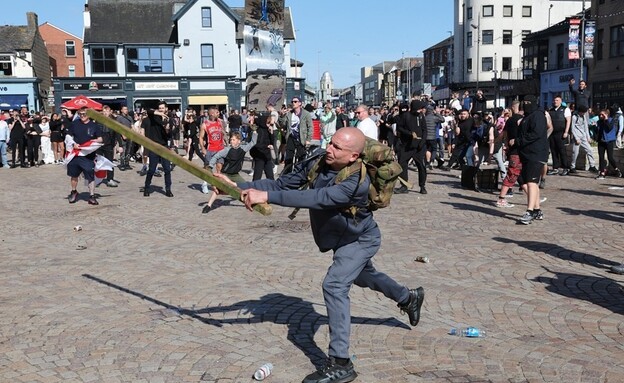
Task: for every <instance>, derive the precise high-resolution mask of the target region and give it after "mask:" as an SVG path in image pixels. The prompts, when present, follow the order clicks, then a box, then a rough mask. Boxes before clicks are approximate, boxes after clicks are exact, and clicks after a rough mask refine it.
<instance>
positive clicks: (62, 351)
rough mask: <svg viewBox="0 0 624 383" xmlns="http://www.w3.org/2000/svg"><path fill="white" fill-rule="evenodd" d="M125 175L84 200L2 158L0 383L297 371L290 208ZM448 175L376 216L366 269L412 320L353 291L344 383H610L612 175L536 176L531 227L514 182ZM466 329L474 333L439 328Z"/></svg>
mask: <svg viewBox="0 0 624 383" xmlns="http://www.w3.org/2000/svg"><path fill="white" fill-rule="evenodd" d="M246 167H247V168H249V163H247V164H246ZM136 170H137V169H135V170H134V171H126V172H120V171H117V172H116V177H115V178H116V179H118V180H119V182H120V185H119V187H118V188H108V187H106V186H101V187H99V188H98V189H97V191H98V192H99V193H100V194H101V198H100V205H99V206H96V207H93V206H90V205H88V204H87V201H86V197H87V195H86V193H85V192H84V191H85V187H84V185H83V184H82V181H81V182H80V185H79V190H81V191H82V192H83V193H82V194H81V200H80V201H79V202H78V203H76V204H73V205H70V204H68V203H67V200H66V196H67V194H68V192H69V179H68V178H67V177H66V176H65V172H64V169H63V168H62V167H61V166H56V165H47V166H43V167H41V168H39V169H19V168H17V169H10V170H7V169H0V211H2V215H1V217H2V219H1V220H2V225H1V226H0V238H1V243H0V254H1V255H0V269H1V270H2V271H1V273H0V307H1V308H2V315H0V382H219V383H226V382H227V383H230V382H251V381H252V378H251V376H252V374H253V372H254V370H255V369H256V368H257V367H258V366H260V365H261V364H262V363H264V362H271V363H273V365H274V366H275V367H274V370H273V374H272V375H271V376H270V377H269V378H268V379H267V381H268V382H273V383H278V382H280V383H292V382H300V381H301V379H302V378H303V376H305V375H307V374H308V373H310V372H311V371H312V370H313V369H314V364H315V363H318V362H319V360H320V359H321V358H322V357H323V356H324V353H325V352H326V350H327V342H328V329H327V319H326V316H325V313H326V312H325V308H324V305H323V299H322V292H321V282H322V280H323V277H324V273H325V271H326V269H327V267H328V265H329V264H330V262H331V255H329V254H321V253H319V252H318V250H317V248H316V247H315V246H314V243H313V241H312V236H311V233H310V230H309V224H308V220H307V214H306V213H305V212H301V213H300V214H299V216H297V218H296V219H295V220H293V221H290V220H289V219H288V218H287V216H288V214H289V213H290V209H286V208H281V207H274V212H273V214H272V215H271V216H268V217H264V216H261V215H260V214H257V213H250V212H247V211H245V209H244V207H243V206H242V204H241V203H239V202H236V201H231V200H226V199H223V200H222V202H221V203H220V204H219V205H218V206H217V207H216V208H215V209H213V210H212V211H210V212H209V213H207V214H202V207H203V205H204V203H205V201H206V200H207V196H206V195H204V194H202V193H201V191H200V182H199V181H198V180H197V179H195V178H193V176H191V175H190V174H188V173H186V172H184V171H182V170H180V169H176V170H175V171H174V172H173V180H174V185H173V193H174V194H175V197H174V198H167V197H165V196H164V194H163V193H162V192H161V191H160V190H156V192H155V193H153V194H152V196H150V197H149V198H145V197H143V196H142V194H141V193H140V192H139V187H140V186H141V184H142V182H143V178H142V177H140V176H139V175H137V174H136ZM457 176H458V172H457V171H452V172H451V173H440V172H437V171H433V172H432V173H431V174H430V176H429V184H428V190H429V194H428V195H425V196H423V195H420V194H418V193H415V192H411V193H409V194H405V195H397V196H395V197H394V199H393V203H392V206H391V207H389V208H387V209H384V210H382V211H379V212H378V213H376V218H377V220H378V222H379V224H380V227H381V229H382V232H383V243H382V248H381V251H380V253H379V254H378V255H377V256H376V257H375V258H374V259H375V261H376V265H377V266H378V267H379V268H380V269H381V270H383V271H385V272H387V273H388V274H390V275H391V276H392V277H394V278H396V279H397V280H398V281H400V282H401V283H404V284H406V285H407V286H409V287H417V286H419V285H422V286H423V287H424V288H425V290H426V299H425V304H424V306H423V314H422V320H421V322H420V324H419V325H418V327H416V328H410V326H409V322H408V321H407V317H406V316H402V315H400V312H399V310H398V309H397V307H396V305H395V304H394V303H393V302H391V301H389V300H388V299H386V298H385V297H383V296H382V295H380V294H377V293H374V292H372V291H370V290H363V289H360V288H358V287H354V288H353V290H352V293H351V301H352V315H353V319H352V322H353V326H352V334H351V339H352V347H351V352H352V353H353V354H354V356H355V358H356V359H355V365H356V370H357V371H358V373H359V377H358V379H357V382H360V383H365V382H368V383H372V382H624V321H623V319H624V317H623V314H624V292H623V290H622V287H623V286H624V276H621V275H615V274H612V273H610V272H609V270H608V269H609V266H611V265H614V264H616V263H619V262H622V261H624V236H623V233H624V231H623V230H622V229H623V226H624V190H622V189H617V188H618V187H620V188H621V187H624V180H622V179H614V178H607V179H606V180H604V181H597V180H594V179H593V177H592V175H591V174H589V173H587V172H579V175H577V176H568V177H559V176H552V177H549V178H548V179H547V188H546V190H544V191H543V195H544V196H546V197H548V200H547V201H546V202H545V203H544V204H543V210H544V214H545V219H544V221H540V222H534V223H533V224H531V225H528V226H524V225H519V224H517V218H518V217H520V215H521V214H522V213H523V211H524V208H525V203H526V202H525V200H524V198H523V196H522V195H521V194H520V193H517V192H516V196H515V197H514V198H513V199H512V200H510V202H512V203H514V204H516V205H517V206H516V207H515V208H511V209H505V210H501V209H498V208H496V207H495V206H494V202H495V200H496V196H495V195H493V194H488V193H477V192H473V191H466V190H462V189H460V188H459V178H458V177H457ZM410 177H411V179H412V180H414V179H416V177H415V174H414V173H411V175H410ZM154 185H155V186H156V187H159V186H162V185H163V179H162V178H154ZM76 225H81V226H82V227H83V230H82V231H76V232H75V231H74V230H73V228H74V226H76ZM418 255H425V256H428V257H429V259H430V263H420V262H415V261H414V259H415V257H416V256H418ZM465 326H477V327H479V328H481V329H483V330H485V331H486V332H487V337H485V338H479V339H471V338H461V337H454V336H450V335H448V334H447V333H448V331H449V329H450V328H451V327H465Z"/></svg>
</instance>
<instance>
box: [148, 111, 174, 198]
mask: <svg viewBox="0 0 624 383" xmlns="http://www.w3.org/2000/svg"><path fill="white" fill-rule="evenodd" d="M147 119H148V120H149V124H146V125H145V137H147V138H149V139H150V140H152V141H154V142H155V143H157V144H160V145H162V146H163V147H165V148H166V147H167V140H168V139H169V132H170V131H171V126H170V125H169V117H167V103H166V102H164V101H161V102H159V103H158V110H153V109H150V110H148V111H147ZM148 157H149V169H148V170H147V176H146V177H145V186H144V188H143V196H144V197H149V195H150V186H151V184H152V177H154V173H156V167H157V166H158V163H161V164H162V167H163V171H164V172H165V195H166V196H167V197H173V193H172V192H171V162H169V160H166V159H164V158H162V157H160V156H159V155H158V154H156V153H152V152H149V154H148Z"/></svg>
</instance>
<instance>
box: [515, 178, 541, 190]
mask: <svg viewBox="0 0 624 383" xmlns="http://www.w3.org/2000/svg"><path fill="white" fill-rule="evenodd" d="M539 188H540V189H546V180H545V179H544V178H542V179H541V180H540V182H539ZM520 190H522V189H520Z"/></svg>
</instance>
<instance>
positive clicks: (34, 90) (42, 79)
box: [0, 12, 51, 111]
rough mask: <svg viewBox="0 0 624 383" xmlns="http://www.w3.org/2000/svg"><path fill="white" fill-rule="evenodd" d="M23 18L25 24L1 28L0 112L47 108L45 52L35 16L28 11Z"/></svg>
mask: <svg viewBox="0 0 624 383" xmlns="http://www.w3.org/2000/svg"><path fill="white" fill-rule="evenodd" d="M26 18H27V21H28V24H27V25H18V26H1V27H0V110H9V109H19V108H20V107H23V106H25V107H27V108H28V110H29V111H40V110H49V109H50V106H49V105H50V101H51V100H49V99H48V96H49V93H50V87H51V76H50V58H49V56H48V50H47V48H46V46H45V43H44V41H43V38H42V37H41V34H40V33H39V28H38V26H39V23H38V17H37V15H36V14H35V13H33V12H28V13H27V14H26Z"/></svg>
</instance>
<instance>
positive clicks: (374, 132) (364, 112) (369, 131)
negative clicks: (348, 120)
mask: <svg viewBox="0 0 624 383" xmlns="http://www.w3.org/2000/svg"><path fill="white" fill-rule="evenodd" d="M355 117H356V118H357V119H358V122H357V125H356V127H357V128H358V129H359V130H361V131H362V133H364V135H365V136H366V137H368V138H372V139H373V140H376V139H377V138H378V137H379V131H378V129H377V124H375V122H374V121H373V120H371V118H370V116H369V115H368V107H367V106H366V105H364V104H362V105H358V107H357V108H355Z"/></svg>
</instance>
